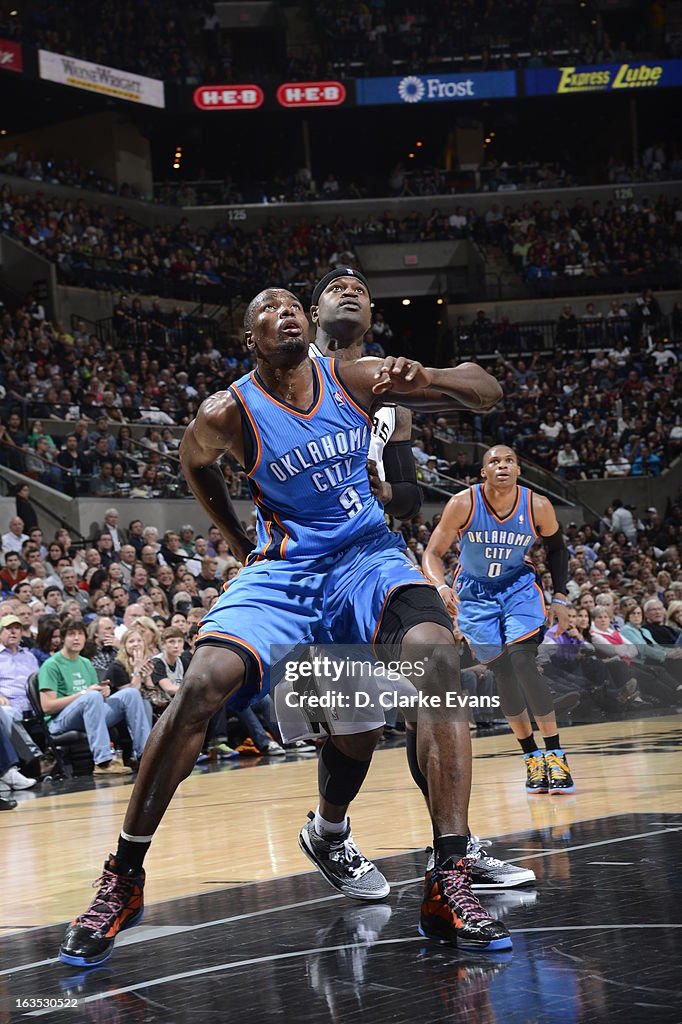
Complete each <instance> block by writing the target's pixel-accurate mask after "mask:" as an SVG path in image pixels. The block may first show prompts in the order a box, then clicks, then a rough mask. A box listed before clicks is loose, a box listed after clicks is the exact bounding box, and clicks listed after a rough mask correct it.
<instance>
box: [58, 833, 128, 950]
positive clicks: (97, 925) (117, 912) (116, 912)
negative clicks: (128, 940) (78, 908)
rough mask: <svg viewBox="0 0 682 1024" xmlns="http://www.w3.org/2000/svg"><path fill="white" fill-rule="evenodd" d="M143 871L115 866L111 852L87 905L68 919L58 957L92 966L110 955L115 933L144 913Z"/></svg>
mask: <svg viewBox="0 0 682 1024" xmlns="http://www.w3.org/2000/svg"><path fill="white" fill-rule="evenodd" d="M144 878H145V874H144V870H143V869H142V868H140V869H139V871H137V870H135V869H134V868H130V869H128V870H124V869H123V868H119V867H118V865H117V863H116V858H115V857H114V855H113V853H110V854H109V859H108V860H107V861H106V862H105V864H104V869H103V871H102V876H101V878H98V879H97V881H96V882H94V883H93V888H95V887H97V895H96V896H95V898H94V900H93V901H92V903H91V904H90V907H89V908H88V909H87V910H86V911H85V913H84V914H81V915H80V917H77V918H76V919H75V920H74V921H72V922H71V924H70V925H69V927H68V928H67V929H66V935H65V936H64V941H63V942H62V944H61V946H60V948H59V959H60V960H61V961H62V963H64V964H70V965H71V966H72V967H95V966H96V965H97V964H101V963H104V961H105V960H108V958H109V957H110V956H111V954H112V951H113V948H114V940H115V939H116V936H117V935H118V933H119V932H121V931H124V930H125V929H126V928H132V927H133V925H135V924H138V923H139V922H140V920H141V919H142V915H143V913H144V895H143V890H144Z"/></svg>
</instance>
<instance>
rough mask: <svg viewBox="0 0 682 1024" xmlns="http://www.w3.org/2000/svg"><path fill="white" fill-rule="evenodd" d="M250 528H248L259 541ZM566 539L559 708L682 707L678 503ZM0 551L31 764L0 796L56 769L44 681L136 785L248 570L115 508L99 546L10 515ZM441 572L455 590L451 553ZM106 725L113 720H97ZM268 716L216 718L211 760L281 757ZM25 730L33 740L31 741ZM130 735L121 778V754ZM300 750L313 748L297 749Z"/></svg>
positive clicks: (215, 539)
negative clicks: (207, 629) (31, 691)
mask: <svg viewBox="0 0 682 1024" xmlns="http://www.w3.org/2000/svg"><path fill="white" fill-rule="evenodd" d="M254 518H255V513H254V514H253V515H252V519H251V522H250V523H245V524H244V525H245V527H246V530H247V533H248V534H249V536H250V537H251V538H252V539H254V540H255V528H254ZM439 518H440V517H439V516H435V517H434V519H433V521H432V522H427V521H426V520H425V518H424V516H423V515H421V514H419V515H418V516H416V517H415V518H414V520H413V521H411V522H410V523H407V524H403V526H402V528H401V529H402V533H403V535H404V538H405V541H406V544H407V553H408V557H409V558H410V560H411V561H412V562H413V563H414V564H415V565H421V561H422V557H423V553H424V550H425V548H426V546H427V544H428V541H429V537H430V536H431V532H432V530H433V529H434V528H435V527H436V525H437V523H438V520H439ZM566 534H567V541H568V548H569V555H570V561H569V583H568V595H569V598H570V600H571V602H572V604H573V607H574V609H575V613H576V614H575V617H573V618H572V619H571V625H570V627H569V629H568V630H567V631H566V633H565V634H562V633H561V631H558V630H557V628H556V627H554V628H553V630H549V631H548V633H547V634H546V636H545V639H544V642H543V646H542V647H541V662H542V664H543V666H544V668H543V670H544V671H545V672H546V674H547V676H548V679H549V682H550V686H551V687H552V689H553V690H554V691H555V695H556V696H557V698H558V699H561V698H562V695H563V697H566V694H567V692H568V693H569V694H573V696H572V697H571V698H570V701H569V703H570V702H572V703H573V704H576V703H578V702H580V704H581V705H582V711H584V712H585V713H590V711H591V710H593V709H595V708H596V709H597V710H598V711H599V712H600V713H604V714H608V713H612V712H614V711H622V710H628V709H632V708H634V709H636V710H638V711H639V710H641V708H642V706H643V705H650V706H653V707H656V708H670V707H672V708H674V707H682V672H681V669H682V662H681V661H680V658H682V563H681V561H680V547H679V540H680V536H682V494H680V495H678V499H677V500H675V501H671V502H669V503H668V506H667V508H666V509H665V511H664V512H663V514H660V513H659V511H658V510H657V509H656V508H653V507H649V508H647V509H646V511H644V512H643V513H642V515H641V517H639V516H638V515H637V514H636V510H633V509H632V508H630V507H629V506H627V505H624V504H623V502H622V501H621V500H620V499H616V500H614V501H613V503H612V505H611V506H609V508H607V509H606V510H605V512H604V515H603V516H601V517H600V519H599V521H598V522H594V523H586V524H585V525H583V526H582V527H578V526H577V525H576V524H575V523H571V524H569V525H568V527H567V529H566ZM0 543H1V545H2V547H1V550H2V562H3V565H2V568H1V569H0V588H1V590H2V597H1V600H0V729H2V731H3V734H4V735H5V736H6V738H7V739H9V740H11V741H12V742H13V743H14V744H15V748H16V749H17V751H20V752H21V753H17V756H16V759H15V761H14V763H13V764H12V765H11V766H10V767H9V768H8V769H7V771H4V770H3V773H2V777H0V789H3V787H4V788H7V787H9V788H14V789H22V788H28V787H30V786H31V785H33V779H32V778H31V777H30V773H31V772H34V773H35V774H41V773H42V774H45V773H46V772H50V771H52V770H53V769H54V766H55V765H54V759H53V758H51V757H50V754H49V749H48V745H47V744H46V742H45V734H44V733H43V734H42V740H43V746H42V747H41V746H36V742H37V741H40V739H41V728H42V726H41V723H40V722H36V721H35V720H32V718H33V716H32V713H31V705H30V700H29V698H28V697H27V694H26V684H27V682H28V679H29V677H30V676H31V675H33V673H36V672H38V673H39V675H38V686H39V690H40V692H41V693H42V694H43V698H42V703H43V710H44V711H45V713H46V715H47V716H48V718H47V722H46V725H47V729H48V732H49V733H50V734H51V735H52V736H58V735H59V734H60V733H61V732H63V731H64V730H65V729H68V728H69V727H73V719H74V714H76V717H77V713H78V712H79V709H80V710H81V711H82V709H83V707H84V704H80V703H78V702H79V701H84V702H87V703H88V706H90V704H92V705H93V708H92V709H91V711H92V713H91V714H90V715H89V717H88V721H87V722H84V721H81V719H78V722H79V724H77V725H76V727H77V728H84V729H85V732H86V733H87V739H88V744H89V746H90V750H91V753H92V755H93V760H94V764H95V774H96V775H100V776H105V777H108V776H110V775H118V774H125V773H126V772H128V771H130V769H131V768H134V767H135V764H136V762H137V759H138V758H139V756H140V754H141V753H142V749H143V747H144V742H145V740H146V736H147V735H148V732H149V728H150V726H151V724H152V722H153V721H154V720H156V719H157V718H158V717H159V716H160V715H161V714H163V712H164V710H165V708H166V707H167V706H168V704H169V703H170V702H171V701H172V699H173V696H174V695H175V693H177V691H178V689H179V687H180V686H181V685H182V679H183V677H184V673H185V670H186V668H187V665H188V663H189V659H190V657H191V652H192V648H193V641H194V638H195V636H196V632H197V628H198V623H199V622H200V620H201V618H202V617H203V616H204V615H205V613H206V611H207V610H209V609H210V608H211V606H212V604H213V603H214V602H215V601H216V600H217V598H218V596H219V594H220V591H221V589H222V587H223V585H225V584H227V585H228V586H229V584H230V581H231V580H233V579H234V578H235V577H236V576H237V575H238V573H239V571H240V568H241V566H240V563H239V562H238V561H237V559H235V558H234V557H233V556H232V554H231V553H230V551H229V548H228V546H227V544H226V543H225V541H224V540H223V539H222V538H221V536H220V533H219V531H218V530H217V529H216V528H215V527H211V528H209V530H208V531H207V533H206V535H205V536H204V535H198V534H197V532H196V531H195V530H194V528H193V527H192V525H191V524H189V523H185V524H183V525H181V526H180V527H179V528H178V529H177V530H172V529H170V530H167V531H166V532H165V533H164V534H163V535H162V536H160V535H159V531H158V530H157V529H156V528H155V527H154V526H151V525H145V523H144V521H143V520H141V519H134V520H132V521H131V522H130V523H129V524H128V526H127V528H126V529H123V528H122V526H121V523H120V517H119V513H118V511H117V509H116V508H115V507H111V508H109V509H107V510H106V511H105V513H104V515H103V521H102V523H101V524H100V527H99V528H98V529H95V531H94V533H93V534H92V536H91V537H90V539H88V540H81V539H78V538H75V537H74V536H72V535H71V534H70V533H69V531H68V530H67V529H65V528H61V529H59V530H57V531H56V533H55V534H54V537H52V538H46V537H44V536H43V533H42V531H41V529H40V527H39V526H38V525H37V524H35V523H34V524H33V525H29V524H27V523H25V522H24V521H23V520H22V519H21V518H20V516H18V515H15V516H13V517H12V518H11V519H10V521H9V523H8V529H7V531H6V532H5V533H4V534H3V535H2V537H1V541H0ZM531 557H532V560H533V563H534V565H535V568H536V571H537V575H538V580H539V583H540V585H541V587H542V589H543V592H544V595H545V598H546V600H547V602H548V603H549V601H550V600H551V597H552V580H551V574H550V573H549V572H548V570H547V564H546V551H545V549H544V547H543V546H542V543H541V542H540V543H538V544H537V545H536V546H535V548H534V549H533V551H532V552H531ZM444 562H445V566H446V580H447V581H448V582H452V579H453V576H454V573H455V571H456V567H457V546H456V545H454V546H453V548H452V549H451V551H450V552H448V553H447V554H446V556H445V559H444ZM583 645H586V646H583ZM564 646H566V647H569V646H573V647H576V646H577V647H580V648H581V651H580V659H579V665H576V662H575V660H574V661H573V662H572V663H568V662H567V660H566V659H567V657H568V655H569V654H571V653H572V655H573V657H574V659H575V657H576V656H577V655H576V652H575V651H573V652H570V651H565V650H562V649H561V648H563V647H564ZM543 648H544V651H543ZM588 659H589V660H588ZM471 661H472V659H471V658H470V657H469V660H468V663H467V662H465V664H468V665H469V667H470V669H471V671H470V677H467V678H468V680H469V682H468V683H467V685H469V684H470V685H471V686H472V687H473V688H474V689H477V688H478V687H479V686H488V685H489V684H491V680H488V679H487V670H486V669H485V667H484V666H475V665H472V664H471ZM569 661H570V659H569ZM588 669H589V671H588ZM74 679H77V680H78V684H77V685H76V683H75V682H74ZM465 682H466V680H465ZM567 688H568V689H567ZM574 691H575V693H574ZM64 698H67V699H66V700H64ZM105 709H108V710H105ZM96 712H97V714H100V717H101V718H102V721H99V719H97V721H95V719H96V718H97V714H96ZM271 712H272V708H271V705H270V704H268V703H267V702H266V703H265V706H264V707H261V708H259V709H258V714H256V712H254V711H251V712H246V713H240V714H239V715H237V716H234V718H232V719H230V718H229V716H226V715H225V714H224V713H222V714H219V715H218V716H217V717H216V718H215V719H214V720H213V722H212V725H211V728H210V729H209V733H208V739H207V745H206V749H205V751H204V753H202V755H201V760H204V759H205V758H207V757H209V756H213V757H214V758H218V757H233V756H236V755H237V754H239V755H242V754H243V755H249V754H262V755H266V756H275V757H281V756H283V755H284V753H285V749H284V747H283V746H282V744H280V743H279V742H278V740H277V738H276V735H277V732H276V726H275V725H274V724H273V722H272V720H271ZM50 716H51V717H50ZM29 720H32V726H33V731H32V732H31V735H30V736H27V735H26V729H27V728H28V721H29ZM114 725H117V726H118V725H125V726H126V729H125V730H123V733H122V734H120V733H116V734H115V740H114V738H113V737H112V739H111V741H110V740H109V737H108V735H107V733H106V729H107V728H108V727H111V726H114ZM121 735H123V737H124V740H123V742H124V744H125V743H126V742H127V747H125V750H124V754H125V760H126V763H125V764H124V763H123V761H122V760H121V756H120V754H119V752H118V750H116V749H115V748H114V743H115V742H117V743H118V742H121ZM228 741H229V742H228ZM235 747H236V749H235ZM110 748H111V749H110ZM46 749H47V754H45V753H43V751H44V750H46ZM292 749H294V750H295V751H296V752H305V751H312V750H314V746H312V745H311V744H309V743H306V741H303V740H301V741H296V743H295V744H294V746H293V748H292ZM3 751H4V747H3ZM3 751H0V753H3ZM22 759H23V760H22ZM1 761H2V758H0V762H1ZM0 767H2V765H0ZM20 767H23V768H25V769H26V770H27V771H28V772H29V774H28V775H24V774H23V772H21V771H20V770H19V769H20ZM17 773H18V774H17ZM0 795H2V794H0ZM5 795H6V794H5ZM8 806H11V804H10V805H8ZM3 809H7V808H3Z"/></svg>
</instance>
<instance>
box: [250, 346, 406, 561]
mask: <svg viewBox="0 0 682 1024" xmlns="http://www.w3.org/2000/svg"><path fill="white" fill-rule="evenodd" d="M311 367H312V374H313V385H314V387H313V401H312V404H311V406H310V408H309V409H306V410H302V409H296V408H294V407H293V406H291V405H288V404H287V403H286V402H284V401H283V400H282V399H281V398H280V397H279V396H276V395H274V394H273V393H272V392H270V391H269V390H268V389H267V387H266V386H265V383H264V382H263V380H262V378H261V377H260V375H259V373H258V370H254V371H252V372H251V373H249V374H246V375H245V376H244V377H242V378H241V379H240V380H238V381H236V382H235V383H234V384H232V385H231V386H230V391H231V392H232V394H233V395H234V396H235V398H236V399H237V403H238V405H239V407H240V411H241V414H242V423H243V426H244V433H245V442H246V444H245V449H246V451H247V452H248V451H249V448H250V449H251V454H252V457H251V458H247V459H246V461H247V463H249V464H248V465H246V466H245V467H244V469H245V471H246V473H247V476H248V478H249V482H250V486H251V493H252V496H253V499H254V502H255V505H256V509H257V511H258V522H257V526H258V541H257V545H256V550H255V551H254V552H253V553H252V555H251V556H250V558H249V561H250V562H252V561H253V560H255V559H261V558H267V559H286V560H288V561H289V560H296V559H303V558H310V557H311V556H313V557H314V556H316V555H320V556H323V555H330V554H334V553H335V552H336V551H341V550H342V549H343V548H346V547H348V546H349V545H350V544H353V543H355V541H356V540H357V539H358V538H359V537H360V536H362V537H367V536H368V535H373V534H376V533H379V532H382V531H385V532H386V533H388V529H387V527H386V522H385V518H384V510H383V506H382V505H381V504H380V502H379V501H377V499H376V498H375V497H374V495H373V494H372V492H371V490H370V487H369V478H368V476H367V452H368V449H369V442H370V437H371V432H372V421H371V419H370V417H369V416H368V415H367V413H365V412H364V411H363V410H362V409H361V408H360V406H359V405H358V404H357V403H356V402H355V401H354V399H353V398H352V396H351V395H350V394H349V393H348V392H347V391H346V389H345V388H344V387H343V385H342V384H341V382H340V380H339V377H338V373H337V371H336V360H332V359H327V358H323V357H320V358H317V359H314V360H311Z"/></svg>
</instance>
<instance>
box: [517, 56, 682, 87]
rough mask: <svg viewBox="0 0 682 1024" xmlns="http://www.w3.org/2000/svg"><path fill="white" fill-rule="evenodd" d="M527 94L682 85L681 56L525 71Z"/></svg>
mask: <svg viewBox="0 0 682 1024" xmlns="http://www.w3.org/2000/svg"><path fill="white" fill-rule="evenodd" d="M524 76H525V85H526V95H527V96H575V95H577V94H579V93H585V92H635V91H636V92H641V91H643V90H645V89H669V88H671V87H674V86H680V85H682V60H659V61H631V62H630V63H628V64H590V65H586V66H582V67H581V66H574V65H571V66H569V67H564V68H533V69H532V70H529V71H525V72H524Z"/></svg>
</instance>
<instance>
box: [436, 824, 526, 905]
mask: <svg viewBox="0 0 682 1024" xmlns="http://www.w3.org/2000/svg"><path fill="white" fill-rule="evenodd" d="M490 846H492V841H491V840H490V839H479V838H478V836H474V835H470V836H469V842H468V843H467V859H468V861H469V863H470V865H471V888H472V889H477V890H487V891H489V892H494V891H496V890H499V889H516V888H517V887H518V886H521V885H533V884H534V883H535V881H536V878H535V872H534V871H531V870H530V868H519V867H517V866H516V864H510V863H509V862H508V861H506V860H498V859H497V857H491V856H490V855H489V854H488V853H486V850H487V849H488V848H489V847H490ZM427 849H428V854H429V859H428V863H427V865H426V870H427V871H432V870H433V866H434V857H433V849H432V848H431V847H430V846H429V847H427Z"/></svg>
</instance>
